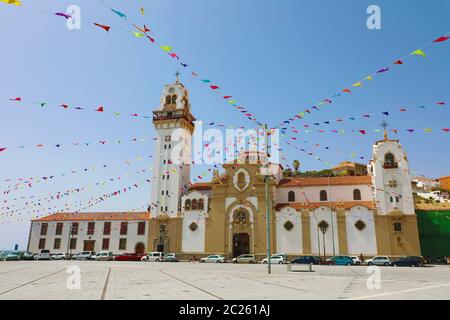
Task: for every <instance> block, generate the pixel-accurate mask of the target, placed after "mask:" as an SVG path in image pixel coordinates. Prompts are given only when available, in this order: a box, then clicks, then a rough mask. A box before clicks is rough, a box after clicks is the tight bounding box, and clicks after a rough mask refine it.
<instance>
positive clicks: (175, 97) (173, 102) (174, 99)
mask: <svg viewBox="0 0 450 320" xmlns="http://www.w3.org/2000/svg"><path fill="white" fill-rule="evenodd" d="M175 103H177V95H176V94H174V95H173V96H172V104H175Z"/></svg>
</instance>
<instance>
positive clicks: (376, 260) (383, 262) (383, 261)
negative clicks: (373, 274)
mask: <svg viewBox="0 0 450 320" xmlns="http://www.w3.org/2000/svg"><path fill="white" fill-rule="evenodd" d="M366 263H367V265H369V266H371V265H376V266H390V265H391V260H389V258H388V257H386V256H375V257H373V258H372V259H367V260H366Z"/></svg>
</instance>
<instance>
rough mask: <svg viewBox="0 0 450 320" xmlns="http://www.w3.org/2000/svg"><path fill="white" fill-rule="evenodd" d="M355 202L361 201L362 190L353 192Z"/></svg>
mask: <svg viewBox="0 0 450 320" xmlns="http://www.w3.org/2000/svg"><path fill="white" fill-rule="evenodd" d="M353 200H361V190H359V189H355V190H353Z"/></svg>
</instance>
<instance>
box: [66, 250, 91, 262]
mask: <svg viewBox="0 0 450 320" xmlns="http://www.w3.org/2000/svg"><path fill="white" fill-rule="evenodd" d="M94 256H95V252H94V251H81V252H78V253H77V254H75V255H74V256H73V257H72V260H92V258H93V257H94Z"/></svg>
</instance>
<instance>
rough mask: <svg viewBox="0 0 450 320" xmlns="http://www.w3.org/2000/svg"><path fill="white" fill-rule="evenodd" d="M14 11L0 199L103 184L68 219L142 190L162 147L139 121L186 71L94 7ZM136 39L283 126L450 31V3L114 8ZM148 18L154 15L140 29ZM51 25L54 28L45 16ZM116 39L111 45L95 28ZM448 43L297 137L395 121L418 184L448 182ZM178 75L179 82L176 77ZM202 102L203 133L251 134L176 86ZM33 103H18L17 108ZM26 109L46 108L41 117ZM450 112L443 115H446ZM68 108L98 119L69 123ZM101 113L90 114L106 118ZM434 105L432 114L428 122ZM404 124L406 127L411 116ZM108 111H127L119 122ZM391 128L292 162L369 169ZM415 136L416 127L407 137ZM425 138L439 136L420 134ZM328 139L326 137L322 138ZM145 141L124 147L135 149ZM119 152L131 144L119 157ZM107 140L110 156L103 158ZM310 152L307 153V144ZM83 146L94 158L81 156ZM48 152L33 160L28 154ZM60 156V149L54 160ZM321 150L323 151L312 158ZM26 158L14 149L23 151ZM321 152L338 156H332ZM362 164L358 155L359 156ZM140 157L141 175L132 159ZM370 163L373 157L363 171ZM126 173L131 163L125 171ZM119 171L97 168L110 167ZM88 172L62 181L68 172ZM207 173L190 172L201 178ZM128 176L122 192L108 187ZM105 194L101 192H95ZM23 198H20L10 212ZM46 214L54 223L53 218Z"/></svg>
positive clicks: (34, 6)
mask: <svg viewBox="0 0 450 320" xmlns="http://www.w3.org/2000/svg"><path fill="white" fill-rule="evenodd" d="M22 3H23V6H22V7H16V6H11V5H6V4H4V3H0V37H1V38H0V39H1V44H0V48H1V52H2V55H1V59H0V119H1V135H0V148H2V147H7V148H8V149H7V150H6V151H3V152H1V153H0V180H1V181H0V188H1V190H2V191H3V190H5V189H7V187H8V183H7V182H4V180H5V179H7V178H20V177H37V176H50V175H57V177H56V178H55V179H53V180H52V181H49V182H43V183H39V184H36V185H33V187H32V188H25V189H24V190H20V191H16V192H14V193H11V194H9V195H3V194H0V199H1V201H2V207H3V206H4V205H5V203H4V201H5V200H6V201H8V204H9V205H15V206H16V208H20V207H23V206H25V205H26V204H25V201H26V200H25V199H20V197H26V198H27V199H29V198H30V197H34V199H38V198H42V197H45V196H46V195H47V194H48V193H54V192H57V191H63V190H67V189H73V188H76V187H83V186H89V185H94V186H93V187H92V188H91V189H90V190H89V191H84V192H80V193H79V194H76V195H72V196H70V197H67V198H65V199H63V200H60V201H52V202H51V203H50V204H47V203H46V204H45V205H44V206H43V207H41V209H42V208H47V207H52V208H53V207H54V206H56V207H57V208H60V207H61V205H64V204H65V203H68V204H69V208H72V207H71V205H72V204H73V203H74V202H76V201H78V200H82V199H87V198H91V197H94V198H95V197H98V196H100V195H101V194H104V193H107V192H111V191H115V190H117V189H119V188H123V187H124V186H128V185H133V184H134V183H137V182H140V181H142V180H144V179H145V178H148V175H143V174H132V175H131V176H129V177H127V176H125V174H126V173H134V172H135V171H137V170H140V169H143V168H148V167H149V166H150V165H151V158H149V156H150V155H151V154H152V153H153V144H152V141H151V139H152V138H153V137H154V131H153V126H152V123H151V121H150V120H146V119H142V118H140V119H137V118H134V117H130V116H128V115H129V114H131V113H138V114H150V113H151V110H153V109H154V108H155V107H156V106H157V104H158V102H159V98H160V94H161V91H162V88H163V86H164V84H167V83H171V82H173V81H174V76H173V74H174V73H175V72H176V68H177V64H176V60H175V59H172V58H171V57H169V56H168V55H167V54H166V53H164V52H163V51H162V50H160V49H158V48H157V47H155V46H154V45H151V43H150V42H149V41H148V40H147V39H144V38H135V37H133V35H131V34H130V33H127V32H126V31H127V30H129V31H131V30H132V29H131V28H129V25H128V24H127V23H125V22H124V21H122V20H121V19H120V18H119V17H118V16H116V15H115V14H114V13H112V12H111V11H110V10H109V9H107V8H106V7H105V6H104V5H102V4H101V2H100V1H97V0H89V1H88V0H84V1H83V0H70V1H63V0H46V1H31V0H22ZM106 3H108V4H109V5H110V6H111V7H113V8H115V9H117V10H120V11H122V12H124V13H126V14H127V16H128V19H129V20H131V21H134V22H136V23H138V24H140V25H142V24H143V23H144V22H145V23H146V25H147V26H149V27H150V28H151V29H152V30H153V31H154V32H155V34H156V36H157V38H158V40H159V41H160V42H161V44H165V45H169V46H172V47H173V48H174V51H175V52H176V53H177V54H178V55H179V56H180V57H182V60H183V62H185V63H187V64H189V65H190V67H191V68H192V70H194V71H195V72H197V73H198V74H199V75H200V77H201V78H202V79H203V78H209V79H211V80H212V81H213V82H214V84H217V85H218V86H220V87H221V88H222V89H223V90H222V93H223V94H226V95H233V96H234V97H235V98H236V99H237V100H238V101H239V103H240V104H241V105H243V106H244V107H246V108H247V110H248V111H249V112H251V113H253V114H254V115H255V116H256V117H257V118H258V120H260V121H261V122H268V123H269V124H272V125H275V124H277V123H278V122H280V121H282V120H285V119H286V118H289V117H291V116H292V115H294V114H296V113H298V112H300V111H303V110H304V109H305V108H307V107H310V106H311V105H313V104H315V103H316V102H318V101H320V100H322V99H324V98H327V97H330V96H331V95H333V94H334V93H337V92H339V91H340V90H342V89H343V88H345V87H349V86H351V85H352V84H353V83H355V82H356V81H358V80H360V79H362V78H364V77H365V76H366V75H368V74H370V73H372V72H375V71H377V70H379V69H380V68H381V67H384V66H385V65H387V64H390V63H391V62H392V61H393V60H395V59H397V58H400V57H403V56H405V55H407V54H409V53H410V52H412V51H414V50H415V49H418V48H419V47H421V46H422V45H423V44H425V43H427V42H429V41H431V40H434V39H436V38H437V37H439V36H441V35H443V34H445V33H447V32H449V31H450V19H449V16H450V1H448V0H433V1H410V0H408V1H406V0H396V1H378V0H377V1H364V0H353V1H335V0H329V1H322V0H320V1H319V0H314V1H304V0H279V1H269V0H260V1H251V0H245V1H243V0H226V1H217V0H182V1H181V0H151V1H145V0H142V1H106ZM140 3H142V5H143V6H144V7H145V10H146V15H145V17H144V18H142V17H141V16H140V13H139V7H140ZM71 4H77V5H79V6H80V8H81V14H82V16H81V19H82V20H81V21H82V25H81V30H72V31H71V30H68V29H67V28H66V24H65V19H64V18H63V17H58V16H54V15H53V13H54V12H61V11H63V12H64V11H65V10H66V8H67V7H68V6H69V5H71ZM371 4H376V5H379V6H380V8H381V24H382V25H381V26H382V29H381V30H369V29H368V28H367V26H366V19H367V17H368V14H367V13H366V9H367V7H368V6H369V5H371ZM46 12H47V13H46ZM92 22H97V23H100V24H104V25H109V26H111V27H112V29H111V30H110V31H109V33H106V32H105V31H104V30H101V29H99V28H98V27H95V26H93V25H92ZM449 44H450V40H449V41H447V42H444V43H441V44H435V45H432V46H430V47H427V48H426V49H425V52H426V54H427V57H426V58H422V57H419V56H415V57H412V58H407V59H406V63H405V64H404V65H402V66H396V67H394V68H393V69H392V70H391V71H389V72H387V73H386V74H384V75H382V76H379V77H378V78H376V79H375V80H374V81H373V82H371V83H369V84H367V85H365V86H364V87H362V88H355V89H354V90H353V91H354V93H353V94H352V95H348V94H347V95H345V96H344V97H340V98H338V99H336V100H335V101H334V102H333V104H331V105H328V106H326V107H323V108H322V109H321V111H320V112H316V113H313V114H311V115H310V117H309V118H308V119H307V120H305V121H304V120H299V121H296V122H295V125H296V126H298V127H301V126H302V125H303V124H305V123H312V122H316V121H320V122H323V121H327V120H334V119H336V118H340V117H347V118H348V117H351V116H354V115H362V114H365V113H378V114H381V112H383V111H390V116H389V117H388V118H387V121H388V122H389V123H390V124H391V127H392V128H398V129H399V130H400V131H399V134H398V135H396V136H397V137H398V138H399V139H400V140H401V142H402V143H403V145H404V147H405V149H406V151H407V153H408V158H409V161H410V166H411V169H412V171H413V172H417V173H418V174H424V175H427V176H430V177H439V176H443V175H449V174H450V167H449V158H450V148H449V144H450V134H445V133H444V132H442V131H440V130H441V128H445V127H450V111H449V108H450V99H449V91H450V90H449V88H450V59H449V57H450V46H449ZM180 71H183V70H180ZM181 80H182V82H183V83H184V84H185V86H187V87H188V89H189V90H190V94H191V104H192V107H193V113H194V115H195V116H196V117H197V118H198V119H200V120H203V121H204V122H206V123H208V122H220V123H225V124H227V125H236V126H241V125H242V126H252V122H250V121H248V120H247V119H246V118H245V117H243V116H242V115H240V114H239V113H238V112H237V111H236V110H234V109H233V108H232V107H231V106H229V105H228V104H226V103H225V102H224V101H223V99H221V98H220V97H218V95H217V94H215V93H214V92H212V90H211V89H209V88H208V86H206V85H205V84H203V83H201V82H200V81H199V80H198V79H195V78H194V77H192V76H191V75H190V74H189V73H184V74H182V76H181ZM18 96H20V97H22V98H23V99H24V100H28V101H27V102H25V103H20V104H17V103H16V104H14V103H11V102H10V101H9V98H13V97H18ZM29 101H39V102H46V103H47V105H45V106H44V107H43V108H42V107H41V106H39V105H37V104H33V103H30V102H29ZM438 101H446V103H447V104H446V105H445V106H444V107H439V106H438V105H435V104H434V103H435V102H438ZM62 103H67V104H68V105H70V106H81V107H85V108H87V109H89V111H87V110H84V111H77V110H63V108H61V107H58V106H59V105H60V104H62ZM100 104H101V105H103V106H104V108H105V111H106V112H105V114H100V113H96V112H92V111H91V110H93V109H95V108H97V107H98V106H99V105H100ZM420 105H427V108H426V109H421V108H417V106H420ZM402 107H404V108H406V109H407V110H408V111H407V112H399V109H400V108H402ZM112 112H120V113H121V116H120V117H115V116H114V115H112ZM381 121H382V118H381V116H377V117H371V118H369V119H358V120H356V121H354V122H352V121H346V122H343V123H338V124H333V125H330V126H329V127H323V129H327V130H328V131H329V130H330V129H336V130H338V129H345V130H351V129H356V130H359V129H366V130H367V131H368V133H367V135H361V134H352V133H346V134H344V135H338V134H332V133H329V132H328V133H324V134H320V133H317V132H314V133H308V134H305V133H302V134H301V135H298V136H297V138H298V140H297V142H295V144H296V145H297V146H298V147H299V148H305V149H308V150H312V151H313V152H315V153H317V155H318V156H320V157H321V159H323V161H317V159H315V158H314V157H311V156H307V155H305V154H304V153H301V152H299V151H298V150H296V149H294V148H291V147H289V146H288V145H286V144H284V145H283V147H282V148H283V151H284V152H285V156H286V158H287V159H288V161H289V162H291V161H292V160H293V159H299V160H300V161H301V163H302V169H303V170H312V169H322V168H326V167H327V166H326V165H324V161H327V162H329V163H331V164H333V165H334V164H337V163H339V162H340V161H343V160H355V161H360V162H364V163H366V162H367V161H368V159H369V158H370V153H371V145H372V143H373V142H374V141H375V140H377V139H379V138H380V135H381V134H380V133H374V132H373V129H377V128H379V124H380V122H381ZM407 128H416V130H417V131H418V132H417V133H413V134H410V133H408V132H406V131H405V129H407ZM423 128H433V132H432V133H428V134H426V133H423ZM316 129H317V128H316ZM142 137H146V138H147V139H148V140H146V141H139V142H129V140H130V139H131V138H142ZM117 139H121V140H122V141H123V142H122V143H121V144H118V143H117V142H116V140H117ZM99 140H106V141H107V143H106V145H101V144H99V143H98V141H99ZM303 141H308V143H306V144H305V143H304V142H303ZM72 142H91V143H92V145H91V146H89V147H86V146H84V147H83V146H72V145H71V143H72ZM37 144H44V145H45V147H44V148H42V149H38V148H35V147H31V146H33V145H37ZM55 144H61V147H59V148H57V147H55V146H54V145H55ZM315 144H320V147H314V145H315ZM21 145H23V146H27V147H28V148H25V149H17V147H18V146H21ZM324 147H328V149H325V148H324ZM352 155H354V156H352ZM137 157H141V158H142V160H136V158H137ZM359 157H365V158H364V159H360V158H359ZM125 160H129V161H130V163H131V164H125V163H124V161H125ZM104 164H106V165H108V166H107V167H106V168H102V165H104ZM92 167H96V170H95V171H93V170H88V172H86V173H76V174H67V175H66V176H64V177H62V176H61V174H62V173H69V172H70V171H71V170H77V171H83V169H84V168H92ZM203 170H204V168H203V167H200V168H194V170H193V176H196V175H197V174H198V173H199V172H200V173H201V172H202V171H203ZM119 176H120V177H121V179H120V181H118V180H115V181H109V180H108V179H109V178H117V177H119ZM102 181H108V182H107V183H106V184H105V185H100V186H95V183H96V182H102ZM15 198H19V199H17V200H14V199H15ZM149 199H150V185H148V184H144V185H143V186H142V187H140V188H139V189H136V190H135V191H133V192H130V193H128V194H127V195H123V196H120V197H117V198H114V199H108V200H107V201H104V202H103V203H101V204H99V205H97V206H95V207H93V208H91V209H90V210H96V211H107V210H111V211H122V210H123V211H125V210H130V209H133V208H139V207H141V206H144V205H145V204H147V203H148V202H149V201H150V200H149ZM49 211H51V210H50V209H49ZM8 212H9V211H8V210H7V209H2V210H1V213H0V214H1V216H0V221H1V223H2V224H0V248H1V249H11V248H12V247H13V245H14V244H15V243H18V244H20V247H21V248H24V247H25V246H26V242H27V236H28V229H29V220H30V218H31V217H32V215H30V214H26V211H22V212H23V213H21V214H13V215H10V214H8Z"/></svg>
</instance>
